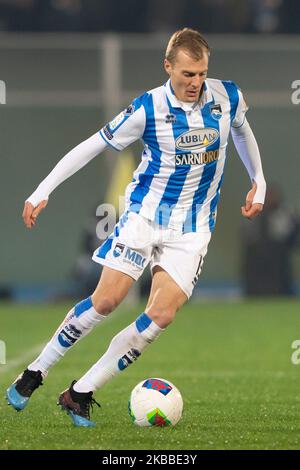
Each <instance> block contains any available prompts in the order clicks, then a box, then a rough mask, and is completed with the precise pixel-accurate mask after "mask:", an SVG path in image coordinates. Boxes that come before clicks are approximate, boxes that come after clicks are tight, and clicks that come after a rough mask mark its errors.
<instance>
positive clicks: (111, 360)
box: [73, 313, 163, 393]
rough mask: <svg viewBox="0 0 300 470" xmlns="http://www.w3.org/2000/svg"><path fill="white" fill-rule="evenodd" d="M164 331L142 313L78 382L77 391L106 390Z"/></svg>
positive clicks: (75, 387)
mask: <svg viewBox="0 0 300 470" xmlns="http://www.w3.org/2000/svg"><path fill="white" fill-rule="evenodd" d="M162 331H163V329H162V328H160V327H159V326H158V325H157V324H156V323H155V322H154V321H153V320H151V318H150V317H149V316H148V315H147V314H146V313H142V315H140V316H139V317H138V318H137V320H136V321H135V322H134V323H132V324H131V325H129V326H127V328H125V329H124V330H122V331H120V333H118V334H117V335H116V336H115V337H114V338H113V339H112V341H111V343H110V345H109V347H108V349H107V351H106V353H105V354H104V355H103V356H102V357H101V358H100V359H99V361H98V362H96V364H94V365H93V367H91V369H90V370H88V371H87V373H86V374H85V375H84V376H83V377H82V378H81V379H80V380H78V382H76V384H75V385H74V387H73V388H74V390H75V391H76V392H81V393H86V392H91V391H95V390H97V389H98V388H101V387H103V385H104V384H106V382H108V381H109V380H111V379H112V378H113V377H114V376H115V375H116V374H117V373H119V372H121V371H122V370H124V369H126V368H127V367H128V366H129V365H130V364H132V363H133V362H134V361H136V359H137V358H138V357H139V356H140V355H141V353H142V352H143V351H144V349H145V348H146V346H148V344H151V343H152V342H153V341H154V340H155V339H156V338H157V337H158V336H159V335H160V333H161V332H162Z"/></svg>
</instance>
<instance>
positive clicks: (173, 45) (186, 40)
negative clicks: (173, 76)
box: [165, 28, 210, 63]
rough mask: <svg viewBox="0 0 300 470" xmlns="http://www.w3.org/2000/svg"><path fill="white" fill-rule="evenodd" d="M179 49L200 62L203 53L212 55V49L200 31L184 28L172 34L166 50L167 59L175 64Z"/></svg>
mask: <svg viewBox="0 0 300 470" xmlns="http://www.w3.org/2000/svg"><path fill="white" fill-rule="evenodd" d="M179 49H183V50H185V51H186V52H187V53H188V54H189V55H190V56H191V57H192V58H193V59H195V60H200V59H202V57H203V52H206V53H207V54H208V55H209V54H210V47H209V45H208V43H207V41H206V40H205V39H204V37H203V36H202V34H200V33H199V31H196V30H194V29H191V28H183V29H179V30H178V31H176V32H175V33H174V34H172V36H171V38H170V40H169V43H168V45H167V50H166V56H165V57H166V59H167V60H168V61H169V62H171V63H174V62H175V60H176V54H177V52H178V50H179Z"/></svg>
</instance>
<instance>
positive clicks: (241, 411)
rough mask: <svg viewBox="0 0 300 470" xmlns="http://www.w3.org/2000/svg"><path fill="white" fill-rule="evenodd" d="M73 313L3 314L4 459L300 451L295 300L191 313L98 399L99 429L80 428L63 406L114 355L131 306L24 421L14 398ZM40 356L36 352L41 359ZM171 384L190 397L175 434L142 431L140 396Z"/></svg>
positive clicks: (98, 333)
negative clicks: (157, 380) (113, 344)
mask: <svg viewBox="0 0 300 470" xmlns="http://www.w3.org/2000/svg"><path fill="white" fill-rule="evenodd" d="M71 306H72V304H71V303H70V304H69V305H65V304H58V305H51V306H37V305H36V306H13V305H10V304H2V305H0V324H1V329H0V339H1V340H3V341H5V343H6V348H7V365H0V423H1V424H0V449H106V450H114V449H127V450H129V449H147V450H150V449H185V450H188V449H299V448H300V365H298V366H297V365H293V364H292V362H291V355H292V353H293V349H292V347H291V345H292V342H293V341H294V340H296V339H300V308H299V307H300V303H299V301H296V300H290V301H285V300H280V299H279V300H276V301H271V300H270V301H268V300H266V301H263V300H262V301H253V302H234V303H226V302H225V303H224V302H223V303H222V302H220V303H217V302H215V303H206V302H202V303H193V302H190V303H189V304H187V305H186V306H185V307H184V308H183V309H182V310H181V311H180V312H179V313H178V315H177V318H176V320H175V321H174V323H173V324H172V325H171V326H170V327H169V328H168V329H167V331H165V332H164V333H163V334H162V335H161V336H160V338H159V340H158V341H157V342H156V343H154V344H152V345H151V346H150V347H149V348H148V349H147V350H146V351H145V352H144V353H143V355H142V357H141V358H140V359H139V360H138V361H137V362H136V363H135V364H134V365H132V366H130V367H129V368H128V369H127V370H125V371H123V372H121V373H120V374H119V375H118V377H116V378H114V379H113V380H112V381H111V382H110V383H108V384H107V385H106V387H104V388H103V389H102V390H99V391H98V392H97V393H96V399H97V400H99V401H100V403H101V405H102V407H101V409H98V408H97V407H96V408H95V409H94V413H93V420H94V421H96V423H97V427H96V428H90V429H84V428H79V429H78V428H75V427H74V426H73V425H72V423H71V420H70V419H69V417H68V416H67V415H66V414H65V413H63V412H62V411H60V409H59V408H58V407H57V406H56V400H57V397H58V394H59V393H60V392H61V391H62V390H63V389H65V388H66V387H67V386H68V385H69V383H70V382H71V380H72V379H74V378H77V379H78V378H79V377H80V376H81V375H82V374H83V372H85V371H86V370H87V369H88V368H89V367H90V366H91V365H92V364H93V363H94V362H95V361H96V360H97V359H98V357H100V355H101V354H102V353H103V352H104V351H105V350H106V348H107V346H108V343H109V341H110V339H111V338H112V336H113V335H115V334H116V333H117V332H118V331H119V330H120V329H121V328H123V327H125V326H126V325H127V324H129V322H132V321H134V319H135V318H136V317H137V316H138V314H139V313H140V312H142V308H143V307H142V306H137V305H134V306H128V305H127V306H124V307H121V308H119V309H118V310H117V311H116V312H114V313H113V314H112V315H111V317H110V318H109V319H108V320H107V321H106V322H105V323H103V324H102V325H100V326H99V328H98V329H96V330H94V331H93V332H92V333H91V334H90V335H89V336H88V337H86V338H84V339H83V340H82V341H81V342H79V343H78V344H77V345H76V346H75V347H74V348H73V349H72V350H71V351H69V352H68V353H67V354H66V356H65V357H64V358H63V360H62V361H60V363H59V364H57V365H56V366H55V367H54V368H53V369H52V370H51V371H50V373H49V376H48V378H47V380H46V381H45V384H44V386H43V387H41V388H40V389H38V390H37V391H36V392H35V393H34V395H33V396H32V398H31V400H30V402H29V404H28V406H27V408H26V409H25V410H24V411H23V412H21V413H17V412H15V411H14V410H13V409H12V408H11V407H9V406H8V405H7V403H6V400H5V398H4V395H5V390H6V388H7V386H8V385H10V383H11V382H12V381H13V380H14V379H15V377H16V375H17V374H18V373H19V372H20V371H22V370H23V368H24V367H25V366H26V365H27V364H28V362H29V361H30V360H32V359H33V357H34V355H36V351H37V348H38V347H39V345H41V344H42V343H45V342H46V341H47V340H48V339H49V338H50V336H51V335H52V333H53V331H54V330H55V329H56V328H57V326H58V324H59V322H60V321H61V320H62V319H63V318H64V316H65V314H66V311H67V310H68V309H69V308H70V307H71ZM34 350H35V351H34ZM147 377H162V378H165V379H167V380H170V381H171V382H173V383H174V384H175V385H176V386H177V387H178V388H179V390H180V391H181V393H182V395H183V400H184V413H183V417H182V419H181V421H180V422H179V423H178V424H177V426H175V427H174V428H138V427H137V426H135V425H134V424H133V423H132V422H131V420H130V417H129V415H128V412H127V403H128V398H129V395H130V391H131V389H132V388H133V387H134V386H135V385H136V384H137V383H138V382H139V381H141V380H143V379H144V378H147Z"/></svg>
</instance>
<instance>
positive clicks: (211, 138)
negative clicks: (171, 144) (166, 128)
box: [175, 127, 220, 151]
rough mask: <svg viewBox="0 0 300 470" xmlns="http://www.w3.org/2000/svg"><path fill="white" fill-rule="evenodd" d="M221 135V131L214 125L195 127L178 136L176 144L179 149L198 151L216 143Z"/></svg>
mask: <svg viewBox="0 0 300 470" xmlns="http://www.w3.org/2000/svg"><path fill="white" fill-rule="evenodd" d="M219 136H220V134H219V131H218V130H217V129H214V128H213V127H207V128H205V129H194V130H191V131H187V132H184V133H183V134H181V135H180V136H179V137H177V139H176V142H175V145H176V148H177V149H179V150H191V151H196V150H200V149H202V148H204V147H209V146H210V145H212V144H214V143H215V142H216V141H217V140H218V138H219Z"/></svg>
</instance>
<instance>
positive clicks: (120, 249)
mask: <svg viewBox="0 0 300 470" xmlns="http://www.w3.org/2000/svg"><path fill="white" fill-rule="evenodd" d="M124 248H125V245H123V244H122V243H117V244H116V246H115V249H114V251H113V255H114V257H115V258H118V257H119V256H121V254H122V253H123V251H124Z"/></svg>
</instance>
